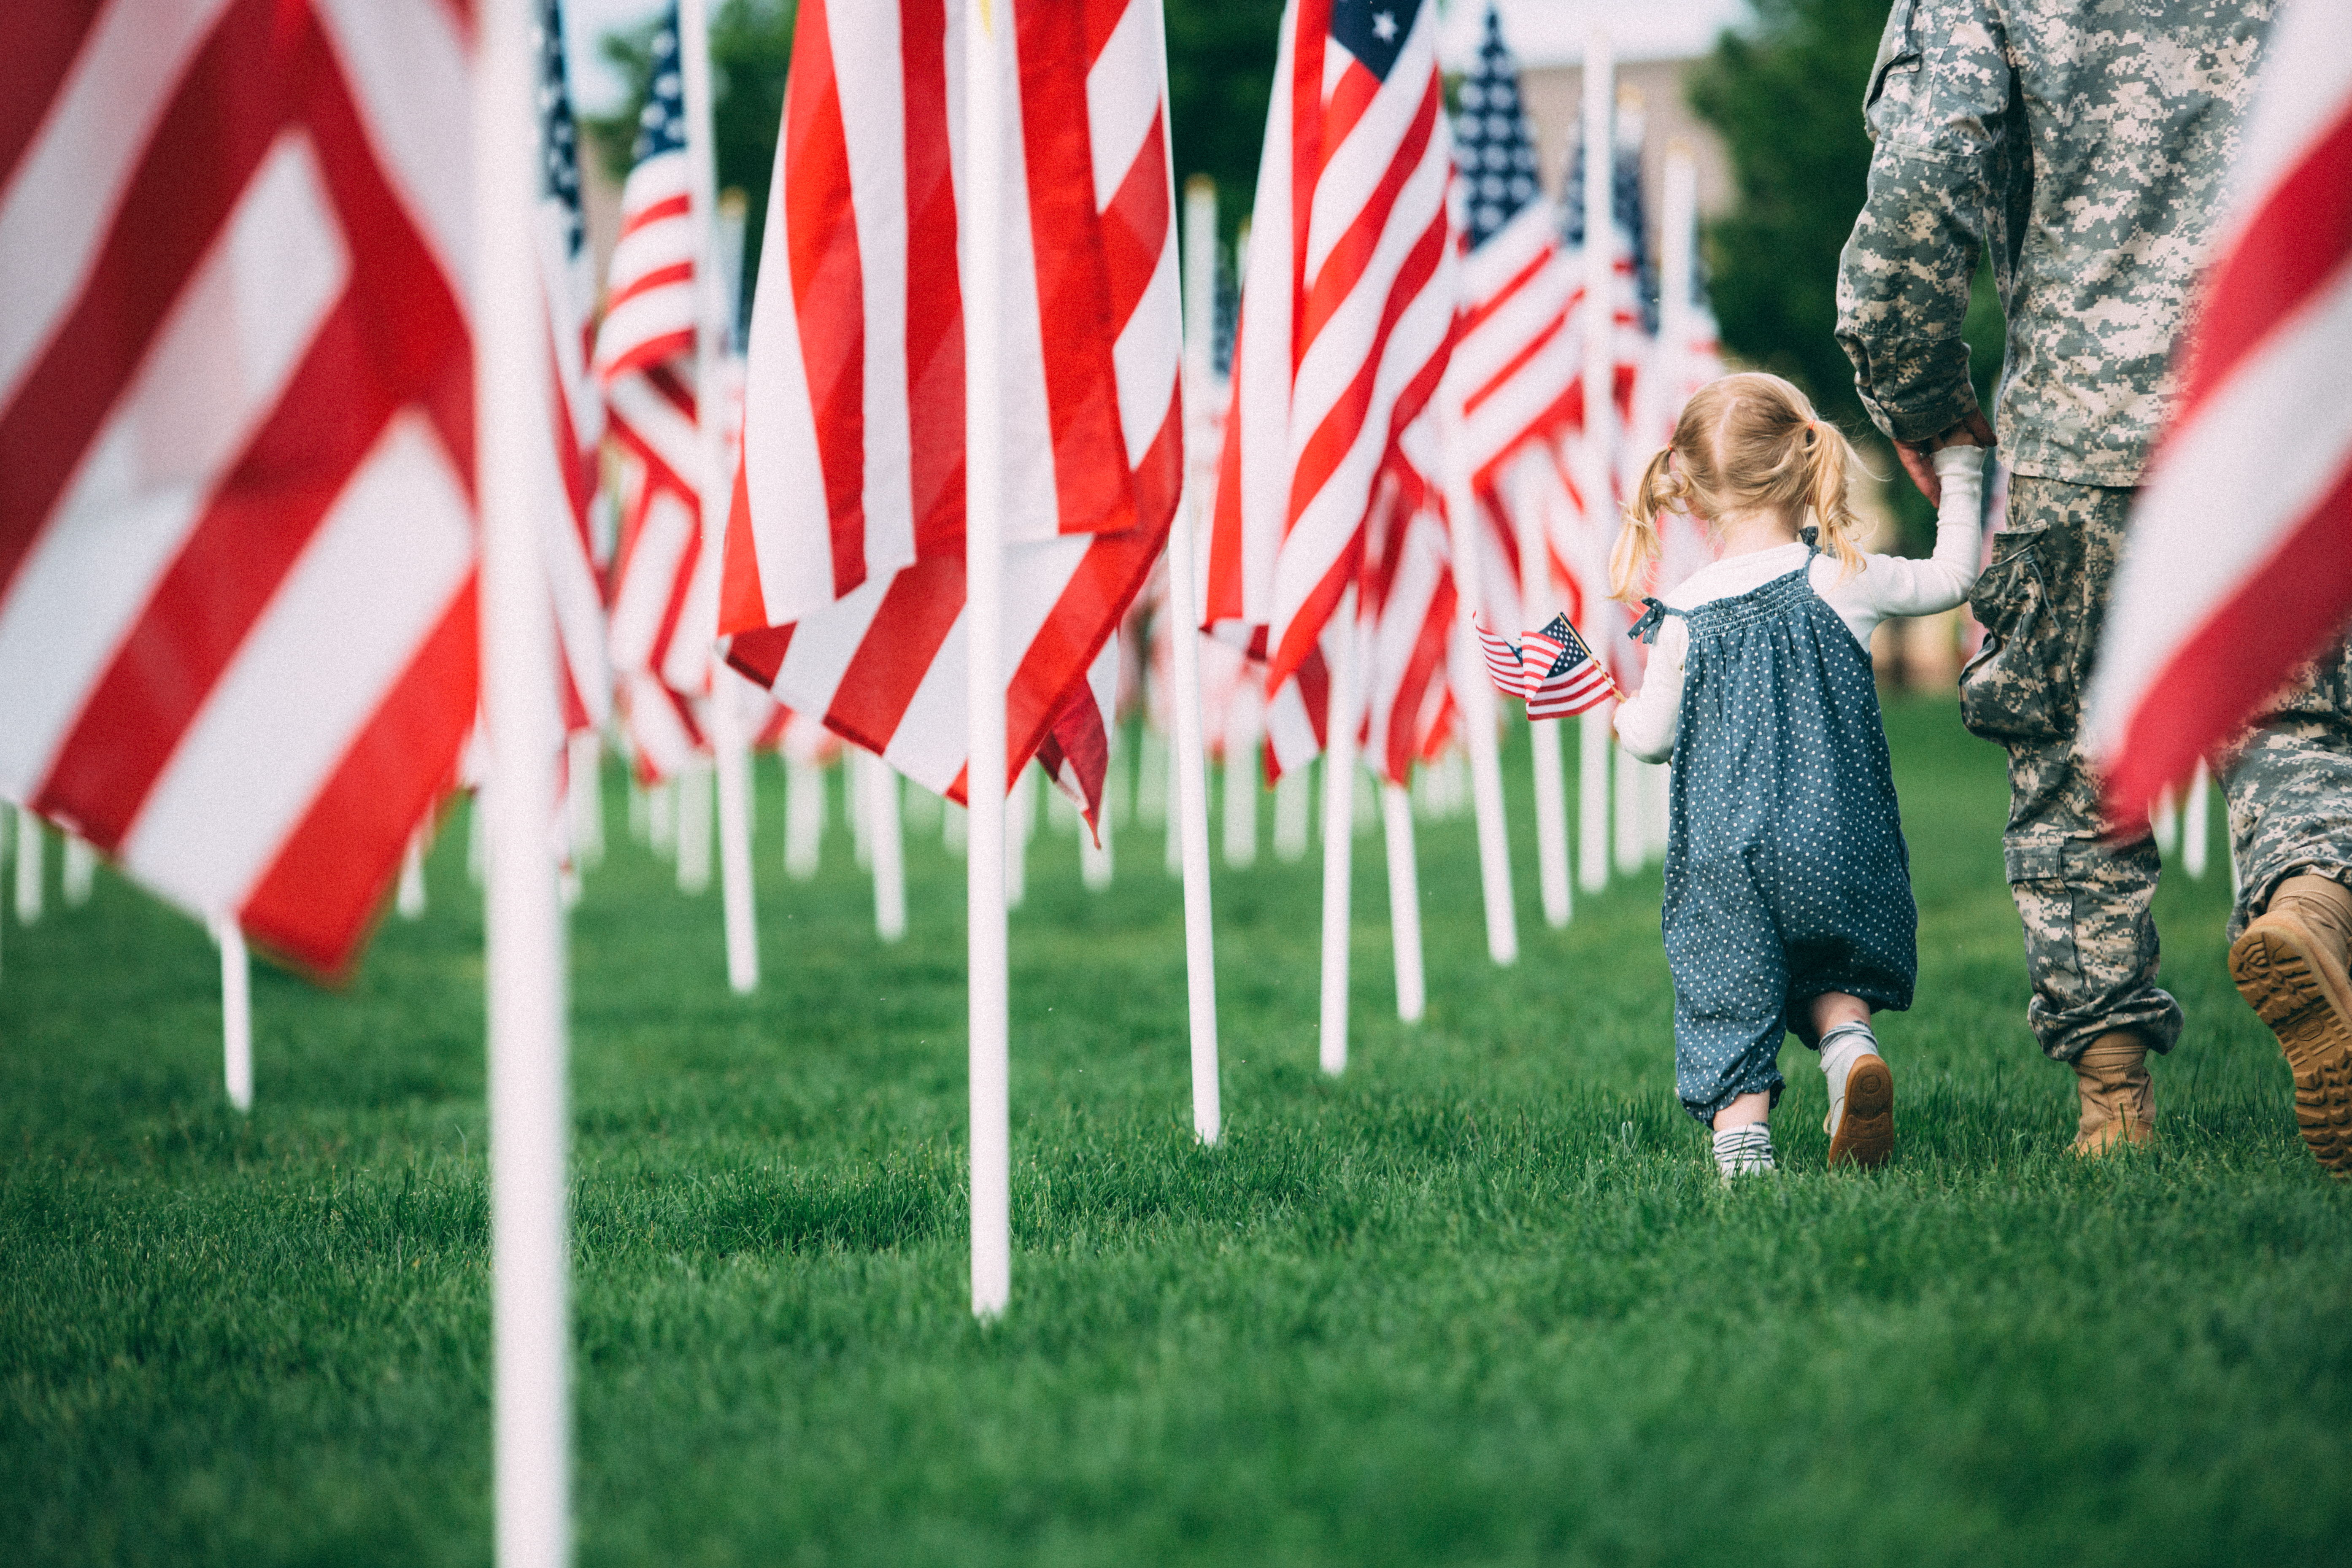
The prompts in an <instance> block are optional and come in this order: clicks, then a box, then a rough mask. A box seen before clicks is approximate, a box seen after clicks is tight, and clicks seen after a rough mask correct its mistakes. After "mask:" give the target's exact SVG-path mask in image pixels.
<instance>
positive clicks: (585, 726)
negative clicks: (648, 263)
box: [532, 0, 613, 731]
mask: <svg viewBox="0 0 2352 1568" xmlns="http://www.w3.org/2000/svg"><path fill="white" fill-rule="evenodd" d="M532 43H533V45H534V47H536V49H537V51H538V55H539V103H538V109H539V144H540V201H539V208H540V210H539V214H538V217H539V224H538V240H539V260H540V285H541V293H542V295H543V297H544V300H545V302H546V308H547V335H548V349H549V374H550V395H549V398H548V404H549V408H550V410H551V416H552V419H553V429H552V431H551V443H550V445H549V447H548V448H547V450H548V451H549V452H550V454H551V457H552V458H553V468H552V469H551V471H550V472H549V474H548V475H547V476H546V480H547V484H548V487H549V495H548V500H547V505H546V506H545V507H544V508H543V509H542V510H541V516H542V517H543V518H544V519H545V521H546V523H547V541H546V543H547V549H546V552H545V554H546V558H547V574H548V587H549V592H550V594H551V597H552V599H553V602H554V606H555V628H556V635H557V645H558V647H559V649H560V651H561V653H562V674H563V691H562V698H563V715H564V728H565V729H567V730H572V731H581V730H593V729H596V728H599V727H600V726H602V725H603V723H604V721H605V719H606V718H608V717H609V716H610V715H611V713H612V704H613V696H612V693H613V678H612V672H611V668H610V667H609V666H608V665H607V663H606V661H605V654H604V586H603V584H602V582H601V580H600V574H599V573H598V571H597V567H596V551H595V543H594V532H593V528H592V527H591V522H590V512H591V509H592V508H593V506H594V504H595V499H596V447H597V443H598V442H600V441H601V440H603V439H604V398H603V397H602V396H601V395H600V394H599V391H598V388H597V385H596V383H595V380H594V378H593V376H592V375H591V374H589V370H588V350H589V345H590V343H591V342H593V334H592V331H591V329H590V326H589V319H590V315H591V310H592V307H593V305H594V303H595V300H596V263H595V258H594V256H593V254H591V252H590V251H589V248H588V234H587V226H586V225H585V224H584V223H583V221H582V218H581V213H580V132H579V127H578V126H577V125H576V124H575V123H574V121H573V120H572V90H571V88H570V86H569V85H568V83H567V82H566V80H565V75H564V64H563V13H562V7H561V6H560V5H558V4H557V0H538V4H537V6H536V8H535V26H534V28H533V37H532Z"/></svg>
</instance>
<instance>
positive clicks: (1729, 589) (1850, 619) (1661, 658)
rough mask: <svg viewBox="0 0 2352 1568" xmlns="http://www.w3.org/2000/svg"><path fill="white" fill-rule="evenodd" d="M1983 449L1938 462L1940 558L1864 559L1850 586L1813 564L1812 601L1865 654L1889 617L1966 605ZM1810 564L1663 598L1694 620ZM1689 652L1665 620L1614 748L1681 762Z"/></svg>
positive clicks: (1833, 568)
mask: <svg viewBox="0 0 2352 1568" xmlns="http://www.w3.org/2000/svg"><path fill="white" fill-rule="evenodd" d="M1983 460H1984V452H1983V449H1982V448H1981V447H1945V448H1944V449H1943V450H1941V451H1939V452H1937V454H1936V455H1935V462H1936V474H1937V478H1938V479H1941V480H1942V481H1943V487H1944V493H1943V501H1942V504H1941V505H1940V506H1939V507H1938V508H1937V515H1936V552H1935V553H1934V554H1933V555H1930V556H1928V557H1927V558H1926V559H1925V560H1911V559H1907V558H1906V557H1904V556H1900V555H1864V557H1863V558H1862V567H1861V569H1860V570H1859V571H1856V572H1854V573H1853V574H1852V575H1850V576H1847V577H1845V578H1844V580H1843V581H1840V579H1839V574H1841V573H1842V572H1843V571H1844V568H1843V567H1842V566H1840V565H1839V564H1838V563H1837V559H1836V558H1835V557H1834V556H1830V555H1823V556H1821V557H1820V558H1818V559H1817V560H1815V561H1814V563H1813V565H1812V584H1813V591H1814V592H1815V593H1817V594H1819V595H1821V596H1822V599H1823V600H1824V601H1825V602H1826V603H1827V604H1828V605H1829V606H1830V608H1831V609H1832V610H1835V611H1836V612H1837V615H1838V619H1840V620H1842V621H1843V622H1844V623H1845V624H1846V629H1847V630H1849V631H1851V632H1853V639H1854V641H1856V642H1858V643H1860V644H1861V645H1862V646H1863V647H1864V650H1865V651H1866V650H1867V649H1868V648H1869V647H1870V634H1871V633H1873V632H1874V631H1876V630H1877V629H1878V623H1879V622H1881V621H1883V620H1885V619H1886V618H1887V617H1888V616H1932V615H1935V614H1936V613H1937V612H1938V611H1941V610H1948V609H1950V608H1951V607H1952V606H1953V605H1957V604H1958V603H1959V602H1960V601H1961V600H1963V599H1965V598H1967V597H1968V596H1969V588H1970V587H1972V586H1974V585H1975V584H1976V580H1977V563H1978V560H1979V556H1980V553H1981V552H1982V549H1983V535H1982V532H1981V529H1982V523H1981V522H1980V521H1979V511H1980V509H1981V505H1982V502H1981V496H1980V491H1981V488H1982V482H1983ZM1804 563H1805V546H1804V545H1802V544H1801V543H1792V544H1776V545H1774V546H1772V547H1771V548H1770V549H1769V550H1754V551H1749V552H1747V553H1746V554H1743V555H1727V556H1725V557H1724V558H1723V559H1722V560H1720V561H1717V562H1714V563H1710V564H1708V565H1706V566H1702V567H1700V568H1699V569H1698V570H1697V571H1696V572H1694V573H1692V574H1690V575H1689V576H1687V577H1685V578H1684V579H1683V580H1682V582H1681V583H1679V584H1676V585H1675V588H1674V589H1673V590H1672V591H1670V592H1668V593H1666V594H1664V595H1660V597H1661V598H1662V599H1664V601H1665V603H1666V604H1668V605H1672V606H1673V607H1674V608H1675V609H1677V610H1696V609H1697V608H1698V607H1699V606H1700V605H1705V604H1710V603H1712V602H1713V601H1715V600H1717V599H1729V598H1736V597H1738V595H1741V594H1745V593H1748V592H1750V591H1752V590H1754V589H1757V588H1760V587H1762V586H1763V585H1764V584H1767V583H1769V582H1770V581H1772V579H1773V578H1775V577H1783V576H1786V575H1787V574H1790V573H1791V572H1794V571H1795V570H1797V568H1799V567H1800V566H1802V565H1803V564H1804ZM1689 648H1690V628H1689V627H1688V626H1685V625H1684V623H1683V619H1682V617H1681V616H1667V617H1666V624H1665V625H1664V626H1662V627H1660V628H1659V630H1658V640H1657V642H1656V643H1655V644H1654V646H1653V647H1651V649H1650V667H1649V673H1648V674H1647V675H1646V676H1645V677H1643V681H1642V689H1641V690H1639V691H1637V692H1635V693H1634V694H1633V696H1632V697H1629V698H1627V699H1626V700H1624V701H1623V702H1622V703H1621V704H1620V705H1619V706H1618V709H1617V738H1618V739H1619V740H1620V741H1622V742H1624V745H1625V749H1626V750H1627V751H1629V752H1633V754H1634V755H1635V756H1637V757H1639V758H1641V759H1642V760H1643V762H1647V763H1663V762H1664V761H1665V760H1666V759H1667V758H1668V757H1670V756H1672V755H1673V754H1674V750H1675V735H1676V733H1677V732H1678V731H1680V729H1681V727H1682V708H1683V660H1684V657H1685V654H1686V653H1687V652H1688V651H1689Z"/></svg>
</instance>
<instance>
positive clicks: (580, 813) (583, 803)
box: [564, 730, 604, 866]
mask: <svg viewBox="0 0 2352 1568" xmlns="http://www.w3.org/2000/svg"><path fill="white" fill-rule="evenodd" d="M603 770H604V737H603V736H602V735H599V734H598V733H596V731H593V730H583V731H580V732H579V733H578V734H576V735H574V736H572V741H571V755H570V756H569V758H568V759H567V762H566V765H565V768H564V774H565V778H566V781H567V783H568V784H570V786H571V787H570V789H569V790H568V792H567V794H568V795H569V799H568V800H567V801H566V804H567V805H570V806H571V808H572V863H573V864H575V865H579V866H595V865H600V864H602V863H603V861H604V776H603Z"/></svg>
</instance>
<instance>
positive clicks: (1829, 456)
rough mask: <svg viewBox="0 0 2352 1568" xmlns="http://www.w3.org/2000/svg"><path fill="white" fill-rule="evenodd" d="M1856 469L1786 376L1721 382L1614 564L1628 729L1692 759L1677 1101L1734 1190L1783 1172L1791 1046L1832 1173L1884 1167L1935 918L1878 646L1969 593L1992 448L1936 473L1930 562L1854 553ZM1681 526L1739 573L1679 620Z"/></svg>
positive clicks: (1671, 926) (1688, 416) (1940, 459)
mask: <svg viewBox="0 0 2352 1568" xmlns="http://www.w3.org/2000/svg"><path fill="white" fill-rule="evenodd" d="M1852 458H1853V451H1852V448H1850V447H1848V446H1847V445H1846V441H1845V437H1843V435H1842V434H1840V433H1839V431H1838V429H1837V427H1836V426H1833V425H1830V424H1828V423H1826V422H1824V421H1822V420H1821V419H1817V418H1815V417H1814V416H1813V410H1812V406H1811V405H1810V404H1808V403H1807V402H1806V401H1805V396H1804V394H1802V393H1801V392H1799V391H1798V390H1797V389H1796V388H1795V387H1794V386H1791V385H1790V384H1789V383H1787V382H1785V381H1783V380H1781V379H1780V377H1779V376H1777V375H1760V374H1746V375H1729V376H1726V377H1724V378H1723V379H1722V380H1720V381H1717V382H1713V383H1711V384H1708V385H1706V386H1705V387H1702V388H1701V389H1700V390H1699V391H1698V393H1697V394H1696V395H1694V396H1693V397H1692V398H1691V400H1690V402H1689V403H1688V405H1685V407H1684V409H1683V415H1682V418H1681V420H1680V421H1679V422H1678V423H1677V424H1676V425H1675V437H1674V441H1673V444H1672V445H1670V446H1669V447H1666V449H1665V450H1664V451H1662V452H1660V453H1659V454H1658V455H1657V456H1656V457H1654V458H1652V459H1650V464H1649V467H1648V468H1647V469H1646V470H1645V471H1644V472H1643V476H1642V483H1641V488H1640V489H1638V490H1637V491H1636V492H1635V494H1634V496H1633V500H1632V501H1631V502H1630V503H1629V504H1628V505H1627V507H1626V524H1627V526H1626V527H1625V529H1624V531H1622V534H1621V535H1620V536H1619V539H1618V542H1617V549H1616V552H1615V554H1614V556H1613V558H1612V560H1611V562H1610V579H1611V587H1612V591H1613V592H1614V593H1615V594H1616V595H1617V596H1618V597H1619V598H1621V599H1641V600H1642V602H1643V603H1644V604H1646V605H1649V610H1648V611H1647V613H1645V614H1644V615H1643V616H1642V618H1641V620H1640V621H1639V622H1637V623H1636V624H1635V626H1634V628H1633V635H1635V636H1636V637H1646V638H1647V639H1648V640H1649V641H1650V642H1651V643H1652V645H1653V647H1652V651H1651V654H1650V665H1649V673H1648V676H1647V678H1646V679H1644V680H1643V685H1642V689H1641V691H1640V692H1639V693H1638V694H1637V695H1635V696H1634V697H1633V698H1631V699H1629V700H1627V701H1626V702H1625V703H1624V704H1623V705H1622V707H1621V708H1620V709H1619V710H1618V712H1617V734H1618V736H1619V738H1620V739H1621V740H1622V742H1624V744H1625V746H1626V748H1627V749H1628V750H1629V751H1631V752H1633V754H1634V755H1635V756H1637V757H1641V758H1643V759H1644V760H1646V761H1649V762H1664V761H1666V760H1667V759H1668V758H1669V757H1671V758H1672V760H1673V763H1674V773H1673V803H1674V804H1673V816H1672V829H1671V837H1670V838H1669V840H1668V844H1667V849H1666V872H1665V910H1664V921H1663V924H1664V931H1665V940H1666V963H1667V966H1668V968H1669V969H1671V970H1672V971H1673V973H1674V980H1675V1091H1676V1092H1677V1093H1678V1094H1679V1095H1680V1096H1681V1098H1682V1102H1683V1104H1684V1105H1685V1107H1687V1108H1688V1109H1689V1110H1690V1113H1691V1114H1692V1115H1693V1116H1696V1117H1697V1118H1698V1119H1699V1121H1703V1122H1705V1123H1706V1124H1707V1125H1708V1126H1710V1127H1712V1128H1713V1129H1714V1130H1715V1158H1716V1163H1717V1165H1718V1166H1719V1167H1721V1169H1722V1172H1723V1174H1724V1175H1725V1177H1726V1178H1727V1179H1728V1178H1729V1177H1731V1176H1734V1175H1738V1174H1742V1173H1749V1172H1758V1171H1769V1170H1770V1169H1772V1132H1771V1128H1770V1125H1769V1122H1768V1121H1766V1117H1767V1116H1768V1115H1769V1112H1770V1110H1771V1107H1772V1103H1773V1101H1775V1100H1778V1099H1779V1098H1780V1089H1781V1081H1782V1080H1781V1078H1780V1068H1779V1067H1778V1065H1777V1064H1778V1060H1779V1058H1780V1037H1781V1035H1782V1033H1783V1032H1784V1031H1785V1032H1787V1033H1791V1034H1794V1035H1795V1036H1797V1037H1798V1038H1800V1039H1801V1040H1803V1041H1804V1042H1805V1043H1806V1044H1807V1045H1810V1046H1814V1047H1817V1048H1818V1049H1819V1050H1820V1052H1821V1060H1822V1071H1823V1072H1824V1073H1826V1074H1827V1075H1828V1077H1829V1094H1830V1114H1829V1121H1828V1127H1827V1130H1828V1131H1829V1134H1830V1155H1829V1159H1830V1163H1831V1164H1832V1165H1836V1164H1839V1163H1843V1162H1845V1161H1849V1160H1851V1161H1853V1163H1856V1164H1859V1165H1876V1164H1881V1163H1884V1162H1885V1160H1886V1158H1887V1156H1888V1155H1889V1154H1890V1153H1892V1152H1893V1151H1894V1147H1895V1079H1894V1075H1893V1074H1892V1073H1891V1072H1890V1071H1888V1069H1887V1066H1886V1063H1885V1060H1884V1059H1883V1058H1881V1057H1880V1056H1879V1054H1878V1042H1877V1040H1876V1038H1875V1037H1874V1036H1873V1035H1872V1034H1871V1029H1870V1016H1871V1014H1872V1013H1873V1012H1874V1011H1875V1010H1877V1009H1878V1008H1881V1007H1890V1008H1894V1009H1896V1010H1898V1011H1900V1010H1901V1009H1903V1008H1906V1007H1908V1006H1909V1005H1911V985H1912V980H1913V977H1914V976H1915V974H1916V973H1917V969H1918V954H1917V950H1916V931H1917V925H1918V911H1917V910H1916V907H1915V906H1914V905H1913V903H1912V901H1911V879H1910V871H1909V858H1908V857H1907V855H1906V851H1905V849H1904V845H1903V828H1902V824H1901V823H1900V821H1899V820H1898V819H1897V816H1896V813H1895V783H1894V779H1893V777H1892V775H1891V774H1890V773H1889V772H1888V769H1887V762H1886V731H1885V728H1884V727H1883V726H1882V725H1881V723H1880V721H1879V716H1878V690H1877V687H1876V686H1875V685H1874V682H1873V680H1872V678H1871V665H1870V652H1869V647H1870V634H1871V633H1872V632H1873V631H1874V630H1875V629H1876V628H1877V626H1878V623H1879V622H1880V621H1882V620H1884V619H1885V618H1886V617H1887V616H1918V615H1930V614H1933V613H1935V612H1937V611H1939V610H1948V609H1950V608H1951V607H1952V606H1953V605H1957V604H1958V603H1959V602H1960V601H1961V600H1962V599H1963V598H1965V597H1966V596H1967V595H1968V591H1969V584H1971V583H1973V582H1974V581H1975V579H1976V570H1977V560H1978V553H1979V531H1978V529H1979V524H1978V518H1977V509H1978V504H1979V502H1978V490H1979V477H1980V469H1979V464H1980V462H1981V460H1982V458H1983V453H1982V452H1981V451H1980V450H1979V448H1977V447H1948V448H1946V449H1944V450H1942V451H1939V452H1937V454H1936V455H1935V463H1936V470H1937V474H1938V475H1940V476H1941V478H1942V479H1943V503H1942V507H1941V513H1940V516H1939V517H1938V519H1937V526H1936V552H1935V554H1934V556H1933V557H1932V558H1930V559H1928V560H1925V561H1906V560H1903V559H1899V558H1897V557H1895V556H1888V555H1864V554H1863V553H1861V552H1859V551H1857V550H1856V549H1855V548H1854V545H1853V538H1854V535H1855V533H1856V532H1857V531H1858V527H1857V523H1856V521H1855V518H1854V515H1853V512H1852V511H1851V510H1848V509H1847V506H1846V487H1845V475H1846V465H1847V464H1848V463H1849V462H1850V461H1851V460H1852ZM1672 511H1683V512H1687V513H1689V514H1690V515H1691V516H1693V517H1695V518H1696V519H1697V520H1698V521H1700V522H1701V523H1703V524H1704V525H1705V526H1706V529H1707V530H1708V531H1709V532H1710V533H1711V534H1712V535H1713V536H1714V539H1715V542H1716V543H1717V546H1718V547H1719V549H1720V551H1721V558H1720V559H1719V560H1717V561H1716V562H1715V563H1713V564H1711V565H1708V566H1706V567H1703V568H1701V569H1700V570H1699V571H1696V572H1694V573H1692V574H1691V575H1690V576H1689V577H1687V578H1685V580H1684V581H1683V582H1682V583H1681V584H1679V585H1678V586H1677V587H1675V589H1673V590H1672V591H1671V592H1670V593H1669V594H1668V595H1667V596H1666V602H1664V603H1663V604H1661V603H1660V602H1659V601H1658V600H1656V599H1654V598H1646V597H1644V596H1643V594H1642V591H1641V584H1643V581H1644V580H1645V579H1646V578H1647V576H1648V575H1649V571H1650V568H1651V565H1652V563H1654V562H1655V561H1656V560H1657V558H1658V525H1657V520H1658V518H1659V516H1660V514H1662V513H1664V512H1672ZM1809 515H1810V518H1811V524H1810V526H1808V524H1807V519H1808V516H1809Z"/></svg>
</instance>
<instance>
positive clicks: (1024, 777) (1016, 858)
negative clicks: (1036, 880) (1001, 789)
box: [1004, 767, 1037, 910]
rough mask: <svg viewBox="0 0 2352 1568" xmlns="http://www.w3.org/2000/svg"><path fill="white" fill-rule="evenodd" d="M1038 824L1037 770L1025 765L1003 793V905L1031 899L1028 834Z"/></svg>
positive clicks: (1009, 906) (1017, 904) (1010, 906)
mask: <svg viewBox="0 0 2352 1568" xmlns="http://www.w3.org/2000/svg"><path fill="white" fill-rule="evenodd" d="M1036 826H1037V770H1036V769H1035V768H1034V767H1024V768H1023V769H1022V770H1021V776H1020V777H1019V778H1016V779H1014V780H1013V787H1012V789H1011V790H1009V791H1007V792H1006V794H1005V796H1004V835H1005V837H1004V907H1005V908H1006V909H1008V910H1017V909H1019V908H1020V907H1021V906H1022V905H1024V904H1025V903H1027V902H1028V901H1029V838H1030V835H1031V834H1033V833H1034V832H1035V830H1036Z"/></svg>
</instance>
